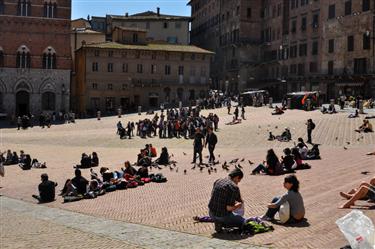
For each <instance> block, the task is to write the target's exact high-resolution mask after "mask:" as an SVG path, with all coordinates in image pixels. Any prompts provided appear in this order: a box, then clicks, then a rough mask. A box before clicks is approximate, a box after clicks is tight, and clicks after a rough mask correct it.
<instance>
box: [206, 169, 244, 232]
mask: <svg viewBox="0 0 375 249" xmlns="http://www.w3.org/2000/svg"><path fill="white" fill-rule="evenodd" d="M242 178H243V172H242V171H241V170H240V169H238V168H236V169H234V170H233V171H232V172H230V173H229V175H228V177H226V178H223V179H218V180H216V181H215V183H214V186H213V189H212V193H211V199H210V201H209V204H208V208H209V215H210V217H211V218H212V219H213V220H214V222H215V231H216V232H218V233H219V232H221V231H222V228H223V226H230V227H239V228H241V227H242V226H243V224H244V223H245V219H244V218H243V217H242V216H241V215H238V214H235V213H234V212H235V211H238V210H239V209H241V208H242V207H243V200H242V198H241V193H240V189H239V187H238V184H239V182H240V181H241V180H242Z"/></svg>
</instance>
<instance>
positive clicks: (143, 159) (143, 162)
mask: <svg viewBox="0 0 375 249" xmlns="http://www.w3.org/2000/svg"><path fill="white" fill-rule="evenodd" d="M147 154H148V151H147V150H145V149H141V150H140V152H139V154H138V156H137V165H138V166H151V158H150V157H149V156H148V155H147Z"/></svg>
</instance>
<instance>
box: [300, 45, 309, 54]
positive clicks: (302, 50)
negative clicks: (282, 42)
mask: <svg viewBox="0 0 375 249" xmlns="http://www.w3.org/2000/svg"><path fill="white" fill-rule="evenodd" d="M306 55H307V43H303V44H300V45H299V56H306Z"/></svg>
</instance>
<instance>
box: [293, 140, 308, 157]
mask: <svg viewBox="0 0 375 249" xmlns="http://www.w3.org/2000/svg"><path fill="white" fill-rule="evenodd" d="M296 148H297V149H298V152H299V154H300V156H301V159H303V160H305V159H306V158H307V152H308V151H309V150H308V149H307V146H306V145H304V144H303V143H298V144H297V147H296Z"/></svg>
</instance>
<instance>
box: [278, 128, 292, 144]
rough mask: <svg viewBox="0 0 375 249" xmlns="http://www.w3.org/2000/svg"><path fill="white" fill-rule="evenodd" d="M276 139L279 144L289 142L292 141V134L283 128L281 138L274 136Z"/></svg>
mask: <svg viewBox="0 0 375 249" xmlns="http://www.w3.org/2000/svg"><path fill="white" fill-rule="evenodd" d="M276 139H277V140H278V141H280V142H289V141H290V140H292V134H291V133H290V130H289V128H285V130H284V132H283V133H282V134H281V136H276Z"/></svg>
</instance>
